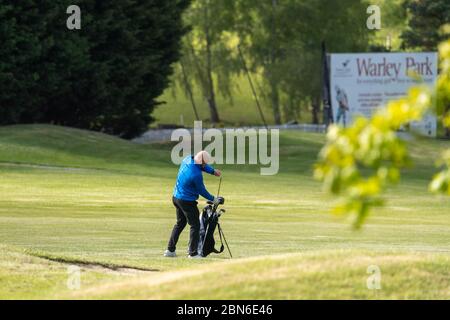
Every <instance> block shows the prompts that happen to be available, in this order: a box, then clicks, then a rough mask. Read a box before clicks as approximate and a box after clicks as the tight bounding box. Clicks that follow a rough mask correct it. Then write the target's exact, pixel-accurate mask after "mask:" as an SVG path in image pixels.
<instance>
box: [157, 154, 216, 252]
mask: <svg viewBox="0 0 450 320" xmlns="http://www.w3.org/2000/svg"><path fill="white" fill-rule="evenodd" d="M209 162H211V156H210V154H209V153H208V152H206V151H201V152H199V153H198V154H197V155H196V156H195V157H193V156H188V157H186V158H185V159H184V160H183V162H182V163H181V166H180V170H179V172H178V178H177V182H176V185H175V189H174V191H173V198H172V202H173V205H174V206H175V208H176V213H177V223H176V224H175V226H174V227H173V230H172V235H171V236H170V240H169V245H168V248H167V250H166V251H165V252H164V256H165V257H168V258H174V257H176V256H177V255H176V252H175V251H176V246H177V242H178V238H179V237H180V234H181V232H182V231H183V230H184V228H185V227H186V224H187V223H189V225H190V227H191V232H190V240H189V258H194V259H199V258H202V256H200V255H199V254H198V253H197V248H198V242H199V239H200V212H199V210H198V208H197V200H198V197H199V196H202V197H203V198H206V199H207V200H209V201H214V202H215V203H223V202H224V199H223V198H222V197H217V198H215V197H214V196H213V195H211V194H210V193H209V192H208V191H207V190H206V188H205V185H204V184H203V175H202V173H203V172H206V173H209V174H211V175H215V176H216V177H220V176H221V175H222V173H221V172H220V171H219V170H214V168H213V167H211V166H209V165H208V163H209Z"/></svg>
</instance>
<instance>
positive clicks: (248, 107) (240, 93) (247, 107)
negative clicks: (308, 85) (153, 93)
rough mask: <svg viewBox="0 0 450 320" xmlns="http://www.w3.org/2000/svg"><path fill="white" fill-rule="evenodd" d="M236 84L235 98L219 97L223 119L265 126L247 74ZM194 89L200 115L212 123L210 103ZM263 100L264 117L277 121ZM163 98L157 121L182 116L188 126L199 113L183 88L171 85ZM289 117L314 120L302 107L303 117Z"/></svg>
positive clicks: (171, 121) (176, 120)
mask: <svg viewBox="0 0 450 320" xmlns="http://www.w3.org/2000/svg"><path fill="white" fill-rule="evenodd" d="M253 80H254V81H257V79H256V77H254V76H253ZM233 84H234V86H235V88H236V90H235V92H234V93H233V100H232V101H231V100H230V99H228V98H224V97H223V96H221V95H220V94H218V95H217V96H216V100H217V106H218V111H219V115H220V118H221V121H222V122H223V123H224V124H226V125H232V126H240V125H262V120H261V117H260V115H259V112H258V109H257V107H256V104H255V100H254V98H253V95H252V91H251V88H250V85H249V83H248V80H247V78H246V77H243V76H241V77H236V78H235V79H234V80H233ZM193 90H194V99H195V103H196V106H197V111H198V113H199V117H200V119H201V120H203V121H206V122H208V121H209V116H210V115H209V109H208V104H207V102H206V100H205V99H204V98H203V96H202V93H201V91H200V90H199V88H198V87H194V89H193ZM258 93H259V89H258ZM259 99H260V103H261V107H262V112H263V114H264V118H265V119H266V121H267V122H268V123H269V124H274V121H273V114H272V111H271V107H270V105H269V104H268V102H267V101H265V100H264V99H263V98H262V97H261V96H259ZM159 100H160V101H163V102H165V104H164V105H161V106H159V107H158V108H157V109H156V110H155V111H154V113H153V116H154V117H155V118H156V123H157V124H180V123H181V119H180V118H181V116H182V118H183V120H184V124H185V125H186V124H192V123H193V122H194V120H195V115H194V111H193V108H192V103H191V101H190V99H189V98H188V97H186V95H185V94H184V93H183V91H182V90H181V89H180V88H179V87H177V86H173V85H172V87H171V88H169V89H167V90H166V91H165V92H164V94H163V95H162V96H161V97H160V98H159ZM287 120H299V121H301V122H303V123H311V114H310V112H309V111H308V110H302V112H301V114H300V118H299V119H287Z"/></svg>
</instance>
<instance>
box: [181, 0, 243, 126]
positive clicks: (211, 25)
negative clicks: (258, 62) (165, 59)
mask: <svg viewBox="0 0 450 320" xmlns="http://www.w3.org/2000/svg"><path fill="white" fill-rule="evenodd" d="M234 17H235V5H234V2H233V1H229V0H214V1H211V0H196V1H193V2H192V5H191V6H190V8H189V9H188V10H187V11H186V13H185V14H184V21H185V23H186V25H188V26H189V27H190V32H189V33H188V34H187V35H186V36H185V37H184V39H183V47H182V54H183V59H182V61H181V64H180V65H179V67H178V69H177V73H176V77H175V79H176V80H177V82H178V83H180V84H181V87H183V88H184V89H185V93H186V94H188V93H189V90H192V89H188V86H189V87H190V88H192V87H193V86H194V85H196V86H198V88H200V91H201V94H202V96H203V98H204V99H205V100H206V101H207V102H208V107H209V109H210V115H211V117H210V119H211V122H213V123H216V122H219V121H220V117H219V111H218V106H217V102H216V95H217V93H220V94H221V95H222V96H223V97H226V98H228V99H230V100H231V97H232V90H233V87H234V86H233V85H232V76H233V75H234V74H236V73H237V72H238V71H239V67H240V64H239V60H238V58H237V55H236V52H234V53H233V51H235V50H236V48H235V47H233V40H235V38H236V36H235V35H234V34H233V32H232V30H233V25H234ZM183 68H184V70H183Z"/></svg>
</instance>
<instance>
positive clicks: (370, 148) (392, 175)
mask: <svg viewBox="0 0 450 320" xmlns="http://www.w3.org/2000/svg"><path fill="white" fill-rule="evenodd" d="M449 49H450V41H447V42H446V43H444V44H442V46H441V58H442V73H441V75H440V77H439V80H438V87H437V90H436V91H435V92H433V91H432V90H431V89H430V88H429V87H426V86H418V87H414V88H412V89H411V90H410V91H409V93H408V95H407V96H406V97H405V98H403V99H399V100H396V101H392V102H389V103H388V104H387V106H386V107H385V108H381V109H379V110H378V111H377V112H376V113H375V115H374V116H373V117H372V118H371V119H366V118H362V117H360V118H358V119H357V120H356V121H355V123H354V124H353V125H352V126H350V127H348V128H341V127H339V126H336V125H333V126H331V127H330V129H329V131H328V135H327V143H326V145H325V147H324V148H323V149H322V151H321V153H320V159H319V161H318V163H317V164H316V169H315V177H316V179H318V180H320V181H322V182H323V186H324V188H325V190H326V191H328V192H330V193H332V194H334V195H338V196H341V198H342V203H341V204H340V205H338V206H336V208H335V212H336V213H340V214H354V215H356V219H355V222H354V226H355V227H356V228H359V227H361V225H362V224H363V223H364V220H365V218H366V217H367V215H368V214H369V211H370V209H371V208H372V207H374V206H379V205H381V204H382V199H381V194H382V192H383V191H385V190H386V188H387V187H388V186H389V185H391V184H395V183H397V182H398V180H399V178H400V170H401V169H403V168H405V167H406V166H407V165H408V164H409V163H410V159H409V153H408V150H407V147H406V143H405V142H404V141H402V140H401V139H400V138H399V136H398V135H397V130H399V129H400V128H401V127H403V126H407V125H408V123H410V122H412V121H417V120H419V119H421V118H422V117H423V115H424V114H425V113H426V112H427V111H429V110H431V109H432V106H433V102H437V103H436V104H437V106H439V104H441V103H443V102H444V101H447V100H446V99H447V98H448V97H449V94H450V81H449V80H450V77H449V75H450V72H449V71H450V67H449V65H450V50H449ZM440 164H443V165H446V166H447V168H446V169H444V170H443V171H442V172H441V173H439V174H438V175H436V177H435V179H434V180H433V182H432V183H431V185H430V189H431V191H433V192H443V193H447V194H449V195H450V155H449V151H446V153H445V154H444V157H443V160H442V161H441V162H440Z"/></svg>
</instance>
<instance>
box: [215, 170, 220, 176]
mask: <svg viewBox="0 0 450 320" xmlns="http://www.w3.org/2000/svg"><path fill="white" fill-rule="evenodd" d="M214 175H215V176H216V177H221V176H222V172H221V171H220V170H214Z"/></svg>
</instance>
